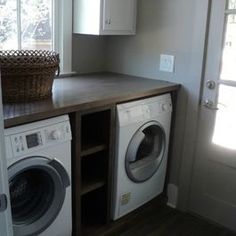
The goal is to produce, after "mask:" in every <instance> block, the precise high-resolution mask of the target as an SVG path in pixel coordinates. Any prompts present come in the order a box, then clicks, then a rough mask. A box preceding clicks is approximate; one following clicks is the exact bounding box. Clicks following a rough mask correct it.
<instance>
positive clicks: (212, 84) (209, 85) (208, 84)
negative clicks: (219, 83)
mask: <svg viewBox="0 0 236 236" xmlns="http://www.w3.org/2000/svg"><path fill="white" fill-rule="evenodd" d="M206 87H207V88H208V89H215V87H216V82H215V81H214V80H208V81H207V82H206Z"/></svg>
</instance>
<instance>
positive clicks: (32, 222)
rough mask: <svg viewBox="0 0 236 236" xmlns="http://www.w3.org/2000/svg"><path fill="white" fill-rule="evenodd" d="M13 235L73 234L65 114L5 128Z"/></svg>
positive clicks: (68, 135)
mask: <svg viewBox="0 0 236 236" xmlns="http://www.w3.org/2000/svg"><path fill="white" fill-rule="evenodd" d="M5 144H6V155H7V156H6V159H7V166H8V179H9V188H10V199H11V213H12V221H13V230H14V236H30V235H34V236H35V235H40V236H52V235H53V236H71V231H72V216H71V130H70V123H69V118H68V116H67V115H65V116H60V117H56V118H51V119H47V120H43V121H39V122H34V123H30V124H26V125H21V126H17V127H13V128H9V129H6V130H5Z"/></svg>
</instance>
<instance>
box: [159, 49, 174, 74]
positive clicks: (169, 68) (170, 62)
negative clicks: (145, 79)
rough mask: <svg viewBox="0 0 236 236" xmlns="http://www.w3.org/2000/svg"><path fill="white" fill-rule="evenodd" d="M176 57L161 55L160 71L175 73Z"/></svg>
mask: <svg viewBox="0 0 236 236" xmlns="http://www.w3.org/2000/svg"><path fill="white" fill-rule="evenodd" d="M174 67H175V57H174V56H173V55H166V54H161V56H160V71H165V72H170V73H173V72H174Z"/></svg>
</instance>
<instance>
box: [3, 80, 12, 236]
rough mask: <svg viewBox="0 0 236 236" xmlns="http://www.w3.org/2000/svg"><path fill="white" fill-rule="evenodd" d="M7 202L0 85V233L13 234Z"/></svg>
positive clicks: (7, 191)
mask: <svg viewBox="0 0 236 236" xmlns="http://www.w3.org/2000/svg"><path fill="white" fill-rule="evenodd" d="M0 86H1V83H0ZM9 202H10V201H9V189H8V178H7V167H6V159H5V144H4V135H3V112H2V93H1V87H0V235H6V236H12V235H13V233H12V224H11V212H10V205H9Z"/></svg>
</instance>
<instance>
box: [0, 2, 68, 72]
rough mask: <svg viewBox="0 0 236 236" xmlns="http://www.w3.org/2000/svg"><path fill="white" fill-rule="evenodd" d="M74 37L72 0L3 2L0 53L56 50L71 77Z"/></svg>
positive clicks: (62, 69) (0, 11)
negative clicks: (1, 51)
mask: <svg viewBox="0 0 236 236" xmlns="http://www.w3.org/2000/svg"><path fill="white" fill-rule="evenodd" d="M71 37H72V0H69V1H68V0H34V1H32V0H0V50H11V49H23V50H26V49H37V50H55V51H58V52H59V53H60V59H61V71H62V72H64V73H70V72H71Z"/></svg>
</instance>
